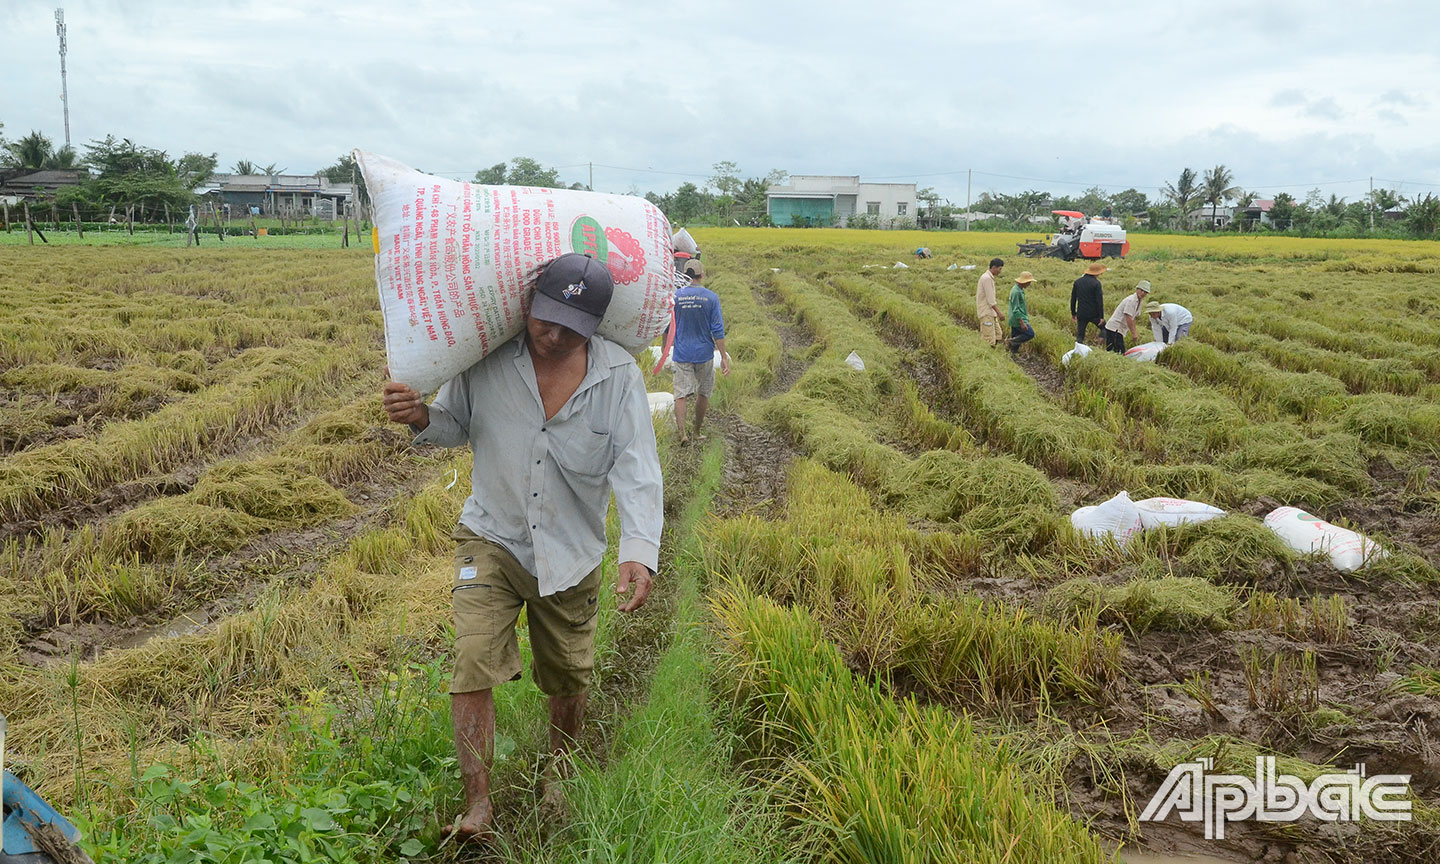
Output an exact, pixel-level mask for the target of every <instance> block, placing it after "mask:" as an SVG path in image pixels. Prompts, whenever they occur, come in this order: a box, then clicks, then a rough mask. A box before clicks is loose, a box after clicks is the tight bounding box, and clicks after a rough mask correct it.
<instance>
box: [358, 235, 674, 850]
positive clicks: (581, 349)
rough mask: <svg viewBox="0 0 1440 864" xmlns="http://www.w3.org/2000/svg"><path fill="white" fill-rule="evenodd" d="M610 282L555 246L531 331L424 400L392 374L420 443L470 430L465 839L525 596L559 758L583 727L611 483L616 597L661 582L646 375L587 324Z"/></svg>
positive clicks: (552, 791)
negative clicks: (496, 691)
mask: <svg viewBox="0 0 1440 864" xmlns="http://www.w3.org/2000/svg"><path fill="white" fill-rule="evenodd" d="M613 289H614V285H613V282H612V280H611V276H610V272H609V270H607V269H606V267H605V265H604V264H601V263H600V262H598V261H595V260H594V259H592V258H588V257H586V256H584V255H580V254H578V253H573V252H572V253H568V254H565V255H561V256H560V257H559V258H556V259H554V260H552V261H550V262H549V263H548V264H546V265H545V266H544V267H543V269H542V270H541V271H540V275H539V279H538V281H537V283H536V287H535V295H534V300H533V301H532V303H531V305H530V314H529V315H528V317H527V318H526V320H525V332H523V333H521V334H520V335H519V336H517V337H515V338H514V339H512V340H510V341H509V342H506V343H505V344H503V345H501V346H499V347H498V348H496V349H495V350H494V351H492V352H491V353H490V354H489V355H488V356H486V357H485V358H484V359H483V360H481V361H480V362H478V363H476V364H475V365H474V366H471V367H470V368H469V369H467V370H466V371H464V372H462V373H461V374H459V375H457V376H456V377H455V378H453V379H451V380H450V381H449V382H447V383H446V384H445V385H444V386H442V387H441V388H440V392H439V393H438V394H437V395H436V397H435V400H434V401H433V402H432V403H431V404H430V405H428V406H427V405H426V404H425V403H424V402H423V401H422V400H421V397H420V394H419V393H417V392H415V390H413V389H412V388H410V387H409V386H407V385H405V384H402V383H398V382H395V381H391V382H389V383H387V384H386V385H385V393H384V405H385V410H386V412H387V413H388V414H389V416H390V419H391V420H393V421H395V422H398V423H407V424H409V425H410V427H411V428H412V429H413V430H415V432H416V433H417V434H416V436H415V443H416V444H437V445H440V446H442V447H459V446H461V445H462V444H466V443H468V444H469V445H470V447H471V449H472V450H473V451H474V454H475V462H474V465H475V467H474V470H473V472H472V474H471V477H470V497H469V498H467V499H466V500H465V505H464V507H463V509H462V510H461V513H460V524H459V526H458V527H457V528H456V529H455V533H454V535H453V537H454V539H455V540H456V542H457V543H458V546H457V548H456V550H455V573H454V581H453V586H452V588H451V592H450V596H451V602H452V605H453V607H454V610H455V670H454V675H453V676H452V678H451V684H450V693H451V707H450V710H451V716H452V719H453V722H454V727H455V747H456V750H457V751H458V754H459V763H460V774H461V777H462V779H463V781H464V786H465V799H466V812H465V813H464V814H462V815H461V816H460V817H458V818H457V819H456V821H455V823H454V824H453V825H452V826H450V828H449V829H448V831H449V832H453V833H455V834H457V835H459V837H460V839H461V840H462V841H463V840H468V839H476V838H485V837H487V836H489V834H490V833H491V827H492V825H493V822H494V813H493V810H492V809H491V803H490V760H491V756H492V754H493V753H494V743H495V700H494V696H493V692H492V691H493V688H494V687H495V686H496V685H498V684H502V683H504V682H506V681H514V680H516V679H518V678H519V677H520V674H521V662H520V650H519V647H518V645H517V644H516V637H515V623H516V620H517V618H518V617H519V614H520V610H521V608H522V607H523V608H524V609H525V612H526V620H527V622H528V628H529V636H530V646H531V654H532V658H533V660H532V663H531V676H532V677H533V678H534V679H535V683H536V684H537V685H538V686H539V688H540V689H541V690H542V691H543V692H544V693H545V694H546V695H547V696H548V697H549V712H550V749H551V753H552V756H553V757H554V761H553V763H552V766H559V765H563V764H564V760H563V758H562V757H563V756H564V754H565V753H566V751H568V750H569V749H570V747H571V746H572V744H573V742H574V741H575V740H577V738H578V737H579V734H580V723H581V718H582V717H583V716H584V713H585V703H586V692H587V690H588V688H589V685H590V673H591V670H592V668H593V666H594V656H595V625H596V609H597V605H598V603H599V599H600V582H601V572H600V570H601V566H600V562H601V559H602V558H604V556H605V548H606V541H605V516H606V511H607V509H608V508H609V503H610V494H611V492H612V491H613V492H614V494H615V503H616V505H617V508H618V510H619V513H620V548H619V554H618V555H617V556H616V558H617V560H618V562H619V572H618V576H617V578H616V584H615V594H616V595H617V597H618V601H619V604H620V605H619V608H620V611H622V612H633V611H635V610H636V609H639V608H640V607H641V606H643V605H644V603H645V600H646V598H648V597H649V595H650V589H651V586H652V584H653V581H654V577H655V569H656V567H657V566H658V558H659V552H660V529H661V524H662V522H663V517H662V504H663V502H662V494H661V479H660V460H659V458H658V456H657V454H656V451H655V430H654V426H653V425H652V422H651V419H650V408H649V404H648V401H647V399H646V396H645V385H644V382H643V381H642V380H641V377H640V369H639V367H638V366H636V365H635V360H634V358H632V357H631V356H630V355H629V354H628V353H626V351H625V350H624V349H623V348H621V347H620V346H619V345H616V344H615V343H613V342H610V341H608V340H606V339H604V338H602V337H600V336H597V335H596V334H595V329H596V327H597V326H598V325H599V324H600V318H601V316H603V315H604V314H605V309H606V308H607V307H608V306H609V303H610V295H611V292H612V291H613ZM556 770H557V769H556V768H554V767H552V768H551V769H549V770H547V773H546V778H545V783H544V785H543V787H542V788H543V790H544V791H543V801H544V804H545V805H546V806H547V807H548V808H558V807H563V803H564V802H563V798H562V797H561V786H560V784H559V783H558V782H554V781H555V780H556V779H558V778H557V777H556V776H555V771H556Z"/></svg>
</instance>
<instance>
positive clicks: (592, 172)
mask: <svg viewBox="0 0 1440 864" xmlns="http://www.w3.org/2000/svg"><path fill="white" fill-rule="evenodd" d="M585 188H587V189H589V190H590V191H591V192H594V191H595V163H594V162H591V163H590V185H589V186H587V187H585Z"/></svg>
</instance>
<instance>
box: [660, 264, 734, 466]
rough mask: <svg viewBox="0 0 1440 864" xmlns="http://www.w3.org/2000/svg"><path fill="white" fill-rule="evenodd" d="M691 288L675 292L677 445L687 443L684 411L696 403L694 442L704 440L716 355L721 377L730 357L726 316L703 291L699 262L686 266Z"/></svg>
mask: <svg viewBox="0 0 1440 864" xmlns="http://www.w3.org/2000/svg"><path fill="white" fill-rule="evenodd" d="M685 275H686V276H689V277H690V284H689V285H686V286H685V287H684V288H681V289H680V290H679V291H676V292H675V346H674V352H675V353H674V355H673V356H674V358H675V425H676V427H677V428H678V429H679V431H680V443H681V444H682V445H684V444H688V443H690V440H691V437H692V436H691V435H687V434H686V432H685V417H686V411H687V410H688V406H689V404H690V400H691V398H692V397H693V398H694V400H695V431H694V434H693V437H694V439H695V440H697V441H703V440H705V436H704V435H701V434H700V427H701V426H703V425H704V423H705V412H706V410H707V409H709V407H710V394H711V393H714V392H715V354H716V352H719V354H720V374H722V375H729V374H730V353H729V352H728V351H726V350H725V316H724V315H722V314H721V312H720V295H718V294H716V293H715V292H714V291H711V290H710V289H709V288H706V287H705V286H704V285H702V284H701V283H702V282H704V281H705V265H704V264H701V263H700V261H699V260H698V259H693V260H690V261H687V262H686V263H685Z"/></svg>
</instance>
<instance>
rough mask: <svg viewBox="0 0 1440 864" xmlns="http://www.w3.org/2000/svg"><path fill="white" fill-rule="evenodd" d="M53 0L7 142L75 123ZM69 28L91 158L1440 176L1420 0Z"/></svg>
mask: <svg viewBox="0 0 1440 864" xmlns="http://www.w3.org/2000/svg"><path fill="white" fill-rule="evenodd" d="M54 8H55V3H41V2H32V0H0V35H3V36H4V37H5V38H4V39H3V40H0V44H3V45H4V46H5V50H4V51H3V52H0V123H3V124H4V134H5V135H6V136H7V137H8V138H10V139H12V140H13V139H14V138H17V137H20V136H21V135H24V134H25V133H27V132H29V131H30V130H32V129H39V130H41V131H43V132H45V133H46V134H48V135H49V136H50V137H51V138H53V139H55V140H56V141H57V146H58V145H59V143H63V140H64V128H63V121H62V115H61V105H60V99H59V94H60V73H59V58H58V54H57V43H56V37H55V22H54ZM65 17H66V23H67V24H68V27H69V33H68V35H69V56H68V68H69V90H70V128H71V140H72V141H73V142H74V143H75V144H76V146H77V149H81V152H82V153H83V149H82V148H81V145H83V144H84V143H85V142H87V141H89V140H91V139H94V138H101V137H104V136H105V135H106V134H107V133H113V134H115V135H116V136H119V137H129V138H132V139H133V140H135V141H137V142H139V143H142V144H146V145H149V146H154V147H159V148H161V149H165V150H168V151H169V152H170V153H171V154H172V155H178V154H180V153H183V152H185V151H192V150H193V151H200V152H204V153H211V152H215V153H217V154H218V156H219V160H220V165H221V170H228V169H229V167H230V166H231V165H232V164H233V163H234V162H235V161H236V160H237V159H250V160H252V161H255V162H257V163H259V164H262V165H263V164H266V163H270V162H274V163H277V164H278V165H279V166H281V167H286V168H289V169H290V171H292V172H310V171H314V170H316V169H318V168H321V167H324V166H325V165H328V164H331V163H333V162H334V161H335V158H336V157H337V156H338V155H339V154H340V153H342V152H346V151H348V150H349V149H351V148H352V147H359V148H362V149H368V150H373V151H376V152H379V153H383V154H386V155H389V156H393V157H395V158H397V159H399V160H401V161H404V162H407V163H409V164H412V165H414V166H415V167H417V168H420V169H422V170H426V171H431V172H434V173H442V174H447V175H449V176H455V177H461V176H464V177H468V176H471V175H473V173H474V171H475V170H476V169H477V168H480V167H482V166H485V165H490V164H493V163H495V162H499V161H502V160H507V159H509V158H511V157H514V156H521V155H527V156H533V157H535V158H537V159H539V160H541V161H542V162H543V163H545V164H547V165H553V166H569V167H563V170H562V171H561V176H562V177H563V178H564V179H565V180H566V181H567V182H570V181H577V180H578V181H581V182H586V181H587V180H588V175H587V168H586V167H585V166H584V164H583V163H588V162H594V163H595V169H594V171H595V186H596V188H597V189H601V190H607V191H620V192H624V191H628V190H631V189H632V188H638V189H639V190H641V191H649V190H652V189H654V190H657V191H664V190H666V189H672V188H674V187H675V186H676V185H678V184H680V183H682V182H685V181H686V180H694V181H696V182H697V183H703V182H704V181H705V179H706V177H707V176H708V175H709V174H710V173H711V166H712V165H713V164H714V163H715V162H717V161H719V160H722V159H729V160H733V161H735V162H736V163H737V164H738V165H739V166H740V169H741V171H742V173H743V174H745V175H747V176H763V175H764V174H765V173H766V172H767V171H769V170H770V169H772V168H780V169H784V170H786V171H789V172H791V173H795V174H860V175H862V176H863V177H864V178H866V179H884V180H893V181H910V180H914V181H916V182H918V183H919V184H920V185H921V186H922V187H923V186H933V187H934V188H935V189H936V190H937V191H939V192H940V194H941V195H943V196H945V197H947V198H949V199H951V200H952V201H955V202H958V203H963V202H964V201H965V195H966V177H965V171H966V169H967V168H971V169H974V171H975V172H976V174H975V177H974V194H975V195H976V196H978V195H979V194H980V192H982V191H984V190H987V189H991V190H997V191H1019V190H1021V189H1026V188H1039V189H1045V190H1048V191H1051V192H1054V193H1057V194H1061V193H1067V192H1068V193H1078V192H1079V191H1081V190H1082V189H1083V188H1084V187H1085V186H1088V185H1091V184H1099V185H1101V186H1103V187H1105V188H1108V189H1110V190H1111V191H1118V190H1120V189H1123V188H1125V187H1128V186H1136V187H1138V188H1140V189H1141V190H1142V191H1144V192H1146V193H1147V194H1151V195H1154V194H1156V189H1155V188H1154V187H1158V186H1159V185H1160V184H1162V183H1164V182H1165V181H1167V180H1173V179H1174V178H1175V176H1176V175H1178V174H1179V172H1180V169H1181V168H1183V167H1185V166H1190V167H1193V168H1195V169H1197V170H1203V169H1205V168H1209V167H1211V166H1213V165H1215V164H1216V163H1224V164H1225V165H1227V166H1229V167H1230V168H1231V170H1232V171H1233V172H1234V175H1235V180H1236V182H1237V183H1239V184H1240V185H1241V186H1244V187H1245V188H1257V189H1259V190H1260V191H1261V192H1262V193H1273V192H1275V191H1280V190H1279V189H1278V188H1277V187H1279V186H1287V187H1290V188H1288V189H1287V190H1285V191H1290V192H1291V193H1292V194H1295V195H1296V196H1297V197H1303V195H1304V193H1305V191H1306V190H1308V189H1309V188H1311V187H1313V186H1316V185H1320V186H1321V187H1322V188H1323V190H1324V191H1325V193H1326V194H1327V195H1328V194H1330V193H1335V194H1339V195H1342V196H1344V197H1347V198H1351V199H1354V198H1357V197H1359V196H1361V195H1363V194H1364V191H1365V189H1366V182H1367V181H1366V180H1365V178H1368V177H1371V176H1374V177H1376V178H1377V179H1376V185H1377V186H1381V185H1384V186H1391V187H1395V186H1397V185H1399V184H1397V183H1395V182H1394V181H1397V180H1403V181H1407V183H1405V184H1404V185H1399V188H1401V190H1402V192H1404V193H1405V194H1415V193H1423V192H1426V191H1431V192H1440V89H1437V87H1436V86H1435V85H1436V84H1437V82H1440V3H1435V2H1430V0H1416V2H1355V0H1349V2H1326V0H1310V2H1271V0H1244V2H1229V0H1216V2H1206V3H1202V2H1158V0H1151V2H1134V3H1132V2H1115V0H1090V2H1081V0H1068V2H1042V0H1027V2H1023V3H1003V2H993V0H992V2H988V3H964V2H953V0H952V2H933V3H922V2H904V0H891V2H874V0H869V2H851V0H831V2H828V3H821V2H804V3H786V2H775V0H770V2H710V3H705V2H694V0H691V2H684V0H670V2H664V3H656V2H650V0H626V2H604V0H592V2H577V3H571V2H554V0H531V2H524V3H521V2H506V0H488V2H484V3H473V4H471V3H466V2H460V0H455V2H429V0H404V2H374V0H340V2H325V3H318V2H309V0H263V2H241V0H234V2H230V0H190V2H185V3H178V2H175V3H172V2H146V0H123V2H121V0H66V2H65ZM577 166H578V167H577ZM611 166H613V167H611ZM982 172H983V173H982ZM997 175H1008V176H997ZM1339 181H1351V182H1339ZM1422 184H1434V185H1422Z"/></svg>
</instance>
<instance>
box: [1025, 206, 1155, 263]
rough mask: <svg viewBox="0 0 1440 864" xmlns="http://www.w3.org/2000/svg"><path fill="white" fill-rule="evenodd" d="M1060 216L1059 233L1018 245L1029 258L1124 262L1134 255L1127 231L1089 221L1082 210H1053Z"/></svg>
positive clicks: (1097, 219) (1113, 225) (1105, 223)
mask: <svg viewBox="0 0 1440 864" xmlns="http://www.w3.org/2000/svg"><path fill="white" fill-rule="evenodd" d="M1050 212H1051V213H1053V214H1055V215H1056V216H1059V217H1060V218H1061V220H1063V221H1062V226H1061V229H1060V231H1059V233H1057V234H1055V235H1054V236H1053V237H1046V238H1045V239H1044V240H1026V241H1025V242H1024V243H1019V244H1016V245H1018V246H1019V247H1020V254H1021V255H1024V256H1025V257H1026V258H1063V259H1065V260H1066V261H1074V260H1075V259H1076V258H1087V259H1095V258H1124V257H1125V256H1126V255H1128V254H1130V241H1129V240H1126V239H1125V229H1124V228H1121V227H1120V226H1119V225H1116V224H1115V223H1114V222H1109V221H1106V220H1104V219H1101V218H1098V217H1097V218H1094V219H1088V218H1086V216H1085V214H1084V213H1081V212H1080V211H1079V210H1051V211H1050Z"/></svg>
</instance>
